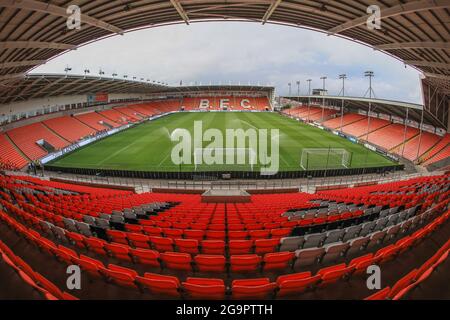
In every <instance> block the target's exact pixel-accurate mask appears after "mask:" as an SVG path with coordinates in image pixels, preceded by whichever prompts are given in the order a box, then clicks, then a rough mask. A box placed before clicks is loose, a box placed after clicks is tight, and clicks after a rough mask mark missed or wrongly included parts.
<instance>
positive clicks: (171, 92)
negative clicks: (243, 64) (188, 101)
mask: <svg viewBox="0 0 450 320" xmlns="http://www.w3.org/2000/svg"><path fill="white" fill-rule="evenodd" d="M3 90H4V93H3V94H1V95H0V105H1V104H8V103H13V102H21V101H26V100H31V99H39V98H48V97H57V96H73V95H85V94H95V93H99V92H103V93H108V94H114V93H133V94H142V95H146V96H171V97H176V96H179V95H187V94H198V93H199V92H210V91H213V92H217V91H227V90H228V91H245V92H253V93H254V92H263V93H264V94H265V95H268V96H271V95H273V91H274V88H273V87H270V86H260V85H200V86H179V87H171V86H167V85H163V84H160V83H159V82H158V83H152V82H149V81H142V80H129V79H119V78H109V77H98V76H81V75H79V76H77V75H64V74H30V75H27V76H25V77H24V78H23V79H21V80H20V81H18V82H16V83H14V85H13V84H4V85H3V86H2V87H0V93H1V92H2V91H3Z"/></svg>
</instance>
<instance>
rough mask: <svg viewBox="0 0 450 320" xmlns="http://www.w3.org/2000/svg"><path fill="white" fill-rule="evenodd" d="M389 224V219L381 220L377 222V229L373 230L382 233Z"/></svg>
mask: <svg viewBox="0 0 450 320" xmlns="http://www.w3.org/2000/svg"><path fill="white" fill-rule="evenodd" d="M387 222H388V218H381V219H378V220H377V224H376V225H375V228H373V231H381V230H383V229H384V228H385V227H386V224H387Z"/></svg>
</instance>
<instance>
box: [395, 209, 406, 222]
mask: <svg viewBox="0 0 450 320" xmlns="http://www.w3.org/2000/svg"><path fill="white" fill-rule="evenodd" d="M407 218H408V211H402V212H400V213H399V214H398V220H397V223H398V222H402V221H405V220H406V219H407Z"/></svg>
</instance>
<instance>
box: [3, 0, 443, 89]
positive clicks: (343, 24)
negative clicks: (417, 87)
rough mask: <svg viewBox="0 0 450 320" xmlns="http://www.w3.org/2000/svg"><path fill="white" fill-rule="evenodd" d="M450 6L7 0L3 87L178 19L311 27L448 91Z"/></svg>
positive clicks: (343, 1)
mask: <svg viewBox="0 0 450 320" xmlns="http://www.w3.org/2000/svg"><path fill="white" fill-rule="evenodd" d="M72 4H77V5H78V6H79V7H80V9H81V22H82V24H81V29H79V30H77V29H73V30H70V29H68V28H67V19H68V16H69V14H68V13H67V8H68V7H69V5H72ZM369 4H372V5H378V6H379V7H380V9H381V11H380V14H381V29H374V30H369V29H368V27H367V25H366V21H367V18H368V17H369V14H368V13H367V9H368V5H369ZM449 9H450V1H448V0H412V1H408V0H383V1H375V0H374V1H370V3H369V2H367V1H360V0H358V1H356V0H355V1H354V0H339V1H329V0H323V1H304V0H226V1H220V0H139V1H132V0H77V1H71V0H45V1H44V0H2V1H0V89H1V86H2V83H3V85H4V83H5V82H9V83H14V82H17V81H20V79H23V76H24V74H26V73H27V72H28V71H30V70H32V69H33V68H35V67H36V66H39V65H41V64H43V63H45V62H46V61H48V60H49V59H52V58H54V57H56V56H58V55H60V54H62V53H64V52H66V51H68V50H74V49H76V48H77V47H79V46H81V45H83V44H86V43H89V42H92V41H96V40H99V39H102V38H105V37H109V36H113V35H121V34H124V33H125V32H128V31H132V30H136V29H139V28H148V27H156V26H160V25H166V24H173V23H186V24H190V23H192V22H199V21H212V20H214V21H215V20H233V21H253V22H258V23H263V24H264V23H277V24H283V25H290V26H295V27H300V28H309V29H314V30H318V31H322V32H326V33H328V34H330V35H336V36H340V37H344V38H347V39H350V40H353V41H357V42H360V43H363V44H366V45H369V46H372V47H374V48H375V49H377V50H383V51H384V52H386V53H387V54H389V55H391V56H394V57H396V58H398V59H400V60H401V61H404V62H405V63H406V64H409V65H411V66H414V67H415V68H417V69H419V70H421V71H422V72H423V73H424V75H425V76H426V77H427V78H426V80H427V83H428V84H430V85H432V86H433V87H435V88H437V89H438V90H439V91H440V92H442V93H444V94H448V93H449V92H450V61H449V60H450V56H449V51H450V45H449V38H450V31H449V28H450V14H449ZM3 91H4V90H3Z"/></svg>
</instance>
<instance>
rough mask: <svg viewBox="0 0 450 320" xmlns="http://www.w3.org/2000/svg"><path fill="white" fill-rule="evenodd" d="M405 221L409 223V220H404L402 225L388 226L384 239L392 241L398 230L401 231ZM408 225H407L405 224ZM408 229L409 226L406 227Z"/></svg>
mask: <svg viewBox="0 0 450 320" xmlns="http://www.w3.org/2000/svg"><path fill="white" fill-rule="evenodd" d="M405 223H409V224H411V223H410V222H408V221H405V222H403V223H402V224H401V225H399V224H396V225H395V226H390V227H387V228H386V236H385V238H384V241H390V240H392V239H394V238H395V237H396V236H397V234H398V232H399V231H400V228H401V226H403V225H404V224H405ZM405 227H406V226H405ZM406 228H407V229H408V227H406Z"/></svg>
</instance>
